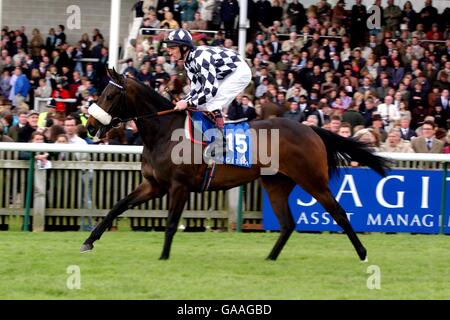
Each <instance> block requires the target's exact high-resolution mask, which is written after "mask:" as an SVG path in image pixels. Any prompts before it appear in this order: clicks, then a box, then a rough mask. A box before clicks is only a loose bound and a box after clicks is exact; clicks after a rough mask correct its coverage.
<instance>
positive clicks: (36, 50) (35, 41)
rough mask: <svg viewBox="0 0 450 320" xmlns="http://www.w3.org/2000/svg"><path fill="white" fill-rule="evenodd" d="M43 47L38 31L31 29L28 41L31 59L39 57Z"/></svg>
mask: <svg viewBox="0 0 450 320" xmlns="http://www.w3.org/2000/svg"><path fill="white" fill-rule="evenodd" d="M43 47H44V39H42V36H41V32H40V31H39V29H36V28H35V29H33V32H32V37H31V41H30V51H31V56H32V57H33V59H35V60H36V59H37V58H38V57H39V55H40V52H41V49H42V48H43Z"/></svg>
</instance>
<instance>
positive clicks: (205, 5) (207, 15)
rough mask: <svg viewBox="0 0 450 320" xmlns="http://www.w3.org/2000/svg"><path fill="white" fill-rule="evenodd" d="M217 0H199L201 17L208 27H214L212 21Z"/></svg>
mask: <svg viewBox="0 0 450 320" xmlns="http://www.w3.org/2000/svg"><path fill="white" fill-rule="evenodd" d="M215 2H216V1H215V0H199V1H198V6H199V11H200V17H201V19H202V20H203V21H205V22H206V24H207V26H206V28H207V29H212V26H211V21H212V19H213V12H214V6H215Z"/></svg>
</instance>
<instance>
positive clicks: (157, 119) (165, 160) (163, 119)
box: [81, 69, 389, 261]
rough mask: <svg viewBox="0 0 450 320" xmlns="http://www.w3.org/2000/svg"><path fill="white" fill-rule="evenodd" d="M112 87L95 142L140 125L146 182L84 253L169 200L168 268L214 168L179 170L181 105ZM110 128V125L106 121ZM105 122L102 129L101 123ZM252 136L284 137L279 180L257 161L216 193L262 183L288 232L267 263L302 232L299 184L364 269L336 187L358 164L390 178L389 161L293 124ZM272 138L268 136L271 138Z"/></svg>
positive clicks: (221, 175)
mask: <svg viewBox="0 0 450 320" xmlns="http://www.w3.org/2000/svg"><path fill="white" fill-rule="evenodd" d="M108 75H109V77H110V79H111V80H110V82H109V84H108V85H107V86H106V88H105V89H104V91H103V92H102V94H101V96H100V97H99V99H98V101H97V104H96V107H97V108H98V109H100V113H102V117H100V116H97V117H93V116H92V114H91V115H90V116H89V119H88V121H87V124H86V126H87V129H88V131H89V133H90V134H91V135H95V134H97V136H103V135H104V134H105V133H106V132H107V131H108V130H109V129H111V128H112V127H113V126H116V125H118V124H119V123H123V122H126V121H130V120H131V119H133V120H134V121H135V122H136V126H137V128H138V130H139V133H140V135H141V137H142V141H143V144H144V149H143V154H142V168H141V171H142V174H143V177H144V181H143V183H142V184H140V185H139V186H138V187H137V188H136V189H135V190H134V191H133V192H131V193H130V194H129V195H128V196H126V197H125V198H123V199H122V200H120V201H119V202H118V203H117V204H115V205H114V207H113V208H112V209H111V210H110V211H109V212H108V214H107V215H106V217H105V219H104V220H103V221H102V222H101V223H99V224H98V225H97V226H96V227H95V229H94V230H93V231H92V233H91V234H90V236H89V237H88V238H87V239H86V241H85V242H84V243H83V245H82V247H81V252H86V251H90V250H92V249H93V247H94V246H93V243H94V242H95V241H96V240H98V239H100V237H101V235H102V234H103V232H104V231H105V230H106V229H107V228H108V227H109V226H111V224H112V222H113V220H114V218H116V217H117V216H119V215H120V214H122V213H123V212H125V211H126V210H128V209H131V208H133V207H135V206H137V205H139V204H141V203H144V202H147V201H149V200H150V199H154V198H159V197H163V196H164V195H166V194H168V195H169V209H168V217H167V225H166V230H165V239H164V246H163V250H162V254H161V256H160V259H161V260H165V259H168V258H169V254H170V248H171V244H172V239H173V237H174V235H175V232H176V231H177V227H178V223H179V220H180V217H181V214H182V212H183V208H184V206H185V203H186V201H187V199H188V197H189V193H190V192H191V191H193V192H201V191H202V190H201V188H200V186H201V185H202V179H203V176H204V174H205V171H206V169H207V166H208V164H206V163H201V164H174V163H173V161H172V159H171V151H172V149H173V148H174V146H175V145H176V144H177V143H179V142H178V141H172V139H171V133H172V131H173V130H175V129H180V128H183V127H184V124H185V118H186V113H185V112H181V111H176V112H174V111H173V103H172V102H171V101H169V100H167V99H165V98H164V97H162V96H161V95H160V94H159V93H157V92H156V91H155V90H153V89H151V88H149V87H147V86H145V85H144V84H142V83H140V82H139V81H138V80H135V79H133V78H126V77H124V76H123V75H120V74H118V73H117V72H116V71H115V70H114V69H113V70H110V69H108ZM105 117H106V118H109V120H110V121H105V120H104V118H105ZM100 120H101V121H100ZM249 125H250V128H252V129H255V131H256V132H259V131H258V130H259V129H267V130H268V132H271V130H272V129H278V130H279V131H278V132H279V142H280V143H279V167H278V172H277V173H276V174H272V175H261V168H262V167H263V166H264V165H263V164H261V162H260V161H259V159H258V161H256V162H255V163H254V164H252V165H251V167H250V168H242V167H237V166H233V165H226V164H220V165H218V166H217V169H216V173H215V177H214V179H213V181H212V182H211V185H210V188H209V190H226V189H229V188H233V187H236V186H240V185H243V184H246V183H248V182H251V181H253V180H255V179H258V178H260V179H261V182H262V186H263V187H264V189H265V190H266V192H267V194H268V197H269V200H270V202H271V205H272V207H273V210H274V211H275V214H276V216H277V219H278V222H279V224H280V234H279V238H278V240H277V241H276V243H275V245H274V247H273V249H272V251H271V252H270V254H269V256H268V257H267V259H270V260H276V259H277V257H278V256H279V254H280V252H281V251H282V249H283V247H284V245H285V244H286V242H287V240H288V239H289V237H290V235H291V234H292V232H293V231H294V229H295V222H294V219H293V217H292V214H291V211H290V209H289V205H288V197H289V194H290V192H291V191H292V189H293V188H294V186H295V185H296V184H298V185H300V186H301V187H302V188H303V189H304V190H305V191H306V192H308V193H309V194H311V195H312V196H313V197H314V198H315V199H316V200H317V201H318V202H319V203H320V204H321V205H322V206H323V207H324V208H325V209H326V210H327V212H329V213H330V215H331V216H332V217H333V219H334V220H335V221H336V223H337V224H338V225H339V226H340V227H341V228H342V229H343V230H344V231H345V233H346V234H347V236H348V238H349V239H350V241H351V243H352V244H353V246H354V248H355V250H356V252H357V254H358V257H359V259H360V260H361V261H366V258H367V251H366V249H365V248H364V246H363V245H362V243H361V242H360V240H359V239H358V236H357V235H356V233H355V232H354V230H353V228H352V226H351V225H350V222H349V220H348V218H347V214H346V212H345V210H344V209H343V208H342V207H341V206H340V205H339V203H338V202H337V201H336V200H335V198H334V197H333V195H332V194H331V192H330V189H329V187H328V180H329V176H330V175H331V174H334V173H335V172H336V171H337V167H338V166H339V165H340V164H341V163H343V162H344V163H348V161H350V160H354V161H357V162H359V163H360V164H361V165H364V166H368V167H370V168H371V169H373V170H375V171H376V172H377V173H379V174H380V175H383V176H384V175H385V174H386V169H387V168H388V167H389V166H388V161H387V160H386V159H385V158H382V157H379V156H377V155H375V154H373V152H372V151H371V150H370V149H369V148H368V147H367V146H366V145H365V144H363V143H361V142H357V141H354V140H352V139H347V138H343V137H340V136H339V135H337V134H334V133H331V132H329V131H327V130H324V129H321V128H317V127H309V126H306V125H303V124H301V123H298V122H295V121H293V120H290V119H283V118H274V119H269V120H255V121H251V122H249ZM266 132H267V131H266Z"/></svg>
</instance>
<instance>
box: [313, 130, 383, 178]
mask: <svg viewBox="0 0 450 320" xmlns="http://www.w3.org/2000/svg"><path fill="white" fill-rule="evenodd" d="M312 129H313V130H314V131H315V132H316V133H317V134H318V135H319V137H320V138H321V139H322V141H323V143H324V144H325V147H326V148H327V157H328V168H329V173H330V176H331V175H333V174H336V173H337V170H338V166H348V163H349V162H350V161H357V162H358V163H359V164H361V165H363V166H368V167H369V168H371V169H373V170H374V171H376V172H377V173H378V174H380V175H381V176H383V177H384V176H386V170H387V169H389V165H390V163H391V161H389V160H388V159H386V158H383V157H380V156H377V155H375V154H374V153H373V151H372V150H370V148H369V147H368V146H367V145H366V144H365V143H363V142H359V141H356V140H353V139H351V138H350V139H349V138H344V137H341V136H339V135H337V134H335V133H333V132H331V131H328V130H325V129H322V128H318V127H314V126H312Z"/></svg>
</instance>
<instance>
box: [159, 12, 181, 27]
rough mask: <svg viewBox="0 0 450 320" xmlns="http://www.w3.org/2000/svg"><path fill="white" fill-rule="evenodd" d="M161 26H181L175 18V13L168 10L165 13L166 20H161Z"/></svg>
mask: <svg viewBox="0 0 450 320" xmlns="http://www.w3.org/2000/svg"><path fill="white" fill-rule="evenodd" d="M161 27H162V28H168V29H178V28H179V27H180V25H179V24H178V22H177V21H176V20H175V19H174V18H173V13H172V12H170V11H167V12H165V13H164V20H163V21H161Z"/></svg>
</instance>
